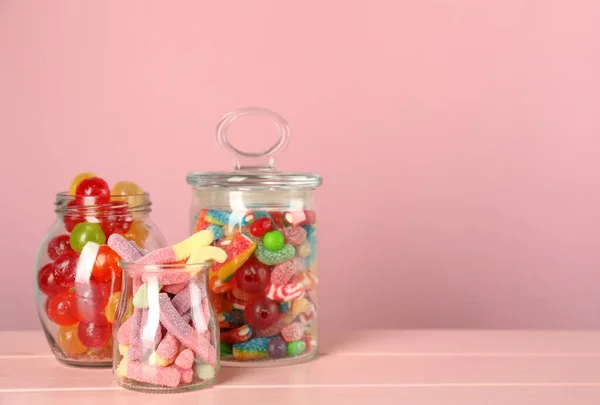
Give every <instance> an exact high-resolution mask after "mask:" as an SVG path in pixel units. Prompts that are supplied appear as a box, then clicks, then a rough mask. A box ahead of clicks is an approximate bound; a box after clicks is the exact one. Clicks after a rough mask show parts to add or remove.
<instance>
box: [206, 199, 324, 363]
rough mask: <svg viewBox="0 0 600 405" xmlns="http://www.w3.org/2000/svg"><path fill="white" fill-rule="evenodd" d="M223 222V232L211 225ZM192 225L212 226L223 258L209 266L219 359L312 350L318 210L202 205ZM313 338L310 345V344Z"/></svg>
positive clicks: (265, 358) (254, 358)
mask: <svg viewBox="0 0 600 405" xmlns="http://www.w3.org/2000/svg"><path fill="white" fill-rule="evenodd" d="M216 226H220V227H222V235H221V233H220V232H219V231H217V230H216ZM194 229H195V231H198V230H211V232H212V233H213V237H214V239H215V240H214V242H213V244H214V245H215V246H218V247H220V248H222V249H224V250H225V252H226V253H227V259H226V260H225V261H224V262H223V263H215V265H214V266H213V267H212V268H211V270H210V272H209V289H208V290H209V291H208V292H209V295H210V299H211V302H212V303H213V305H214V307H215V310H216V311H217V312H218V314H217V315H218V323H219V327H220V339H221V349H220V353H221V357H222V359H223V360H229V361H268V360H270V359H271V360H279V359H285V358H288V357H295V356H302V355H304V354H306V355H311V354H314V353H315V351H316V348H317V345H316V338H314V337H313V332H312V329H310V322H313V323H314V319H315V312H316V305H313V303H312V302H311V301H310V299H309V298H308V297H309V295H310V296H311V297H314V296H316V287H317V283H318V279H317V278H316V276H315V275H314V274H315V271H316V268H315V267H313V265H314V264H315V263H314V262H315V260H314V259H315V251H314V250H315V249H313V245H315V246H316V215H315V214H314V212H313V211H309V210H299V211H293V210H290V211H286V212H280V211H247V212H242V211H225V210H210V209H201V210H200V211H199V212H198V215H197V216H196V217H195V219H194ZM306 336H309V337H310V339H309V340H308V341H309V342H311V341H313V340H314V344H312V345H310V346H308V345H307V343H306V341H307V339H306Z"/></svg>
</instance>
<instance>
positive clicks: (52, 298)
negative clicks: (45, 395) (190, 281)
mask: <svg viewBox="0 0 600 405" xmlns="http://www.w3.org/2000/svg"><path fill="white" fill-rule="evenodd" d="M107 200H109V202H108V203H105V204H98V205H86V204H83V203H80V201H79V200H77V198H76V197H75V196H74V195H71V194H70V193H68V192H64V193H58V194H56V202H55V206H56V209H55V211H56V214H57V216H56V221H54V223H53V224H52V226H51V227H50V229H49V230H48V232H47V233H46V235H45V236H44V238H43V240H42V241H41V243H40V246H39V249H38V254H37V258H36V263H35V272H36V287H35V293H36V302H37V311H38V315H39V318H40V322H41V324H42V328H43V330H44V332H45V335H46V339H47V340H48V344H49V345H50V348H51V349H52V352H53V353H54V355H55V357H56V358H57V359H58V360H59V361H60V362H62V363H65V364H69V365H74V366H83V367H110V366H111V365H112V352H113V351H112V339H111V336H112V330H111V328H112V322H113V321H114V318H115V310H116V307H117V303H118V301H119V298H120V296H121V290H122V288H123V287H122V276H121V269H120V268H119V266H118V262H119V260H120V257H119V256H118V255H117V254H116V253H115V252H114V251H113V250H112V249H111V248H110V247H108V245H107V244H106V242H107V239H108V238H109V237H110V236H111V235H112V234H121V235H122V236H124V237H125V238H126V239H128V240H130V241H133V242H135V243H136V245H137V246H138V247H139V248H140V249H155V248H159V247H164V246H166V242H165V240H164V237H163V235H162V233H161V232H160V230H159V229H158V228H157V227H156V225H154V223H153V222H152V221H151V219H150V212H151V209H150V207H151V202H150V197H149V195H148V194H147V193H142V194H135V195H123V194H121V195H115V196H110V199H109V198H107Z"/></svg>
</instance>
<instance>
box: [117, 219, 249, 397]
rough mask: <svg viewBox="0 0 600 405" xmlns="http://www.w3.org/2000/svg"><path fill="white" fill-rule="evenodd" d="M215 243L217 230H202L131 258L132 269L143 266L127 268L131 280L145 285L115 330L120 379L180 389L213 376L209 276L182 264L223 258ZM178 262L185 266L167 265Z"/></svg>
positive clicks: (214, 355) (215, 360)
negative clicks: (133, 259) (214, 232)
mask: <svg viewBox="0 0 600 405" xmlns="http://www.w3.org/2000/svg"><path fill="white" fill-rule="evenodd" d="M116 242H122V241H118V240H115V248H118V249H119V250H121V249H122V251H123V252H125V251H127V252H131V250H130V249H129V248H128V247H127V246H125V245H121V244H116ZM212 242H213V234H212V233H211V232H210V231H208V230H202V231H198V232H196V233H195V234H193V235H192V236H191V237H189V238H187V239H186V240H184V241H182V242H179V243H177V244H175V245H173V246H169V247H167V248H161V249H156V250H154V251H151V252H149V253H148V254H146V255H144V256H142V257H139V258H137V259H136V260H135V261H134V262H132V263H133V264H132V266H133V267H132V269H136V268H137V267H140V269H141V270H131V271H129V270H128V271H127V276H128V277H131V278H132V281H133V280H135V279H141V281H142V284H141V285H140V286H139V288H138V289H137V292H136V293H135V295H134V297H133V301H134V302H133V303H134V306H135V309H134V313H133V316H132V317H131V318H129V319H127V320H125V322H123V323H122V324H121V325H120V326H119V328H118V330H117V333H116V336H117V343H118V345H119V352H120V355H121V359H120V360H119V361H118V367H116V370H115V372H116V374H117V378H118V381H120V382H121V383H125V384H129V385H135V384H139V383H145V384H150V385H153V386H156V387H167V388H178V387H183V386H186V385H188V384H199V383H204V382H206V380H212V379H213V378H214V375H215V373H216V368H217V366H218V357H217V342H216V341H215V339H216V334H217V331H216V329H215V330H213V329H211V324H212V325H214V324H215V323H214V322H211V319H210V317H211V316H212V315H211V310H210V304H209V301H208V300H209V297H208V292H207V290H208V286H207V285H206V283H205V276H206V275H205V274H204V273H200V272H198V271H191V270H188V268H186V267H183V266H184V265H185V264H186V263H187V264H198V263H204V262H206V261H212V262H215V263H218V262H219V261H220V262H223V261H225V260H226V258H227V257H226V254H225V251H223V250H222V249H220V248H217V247H215V246H212V245H211V244H212ZM133 256H135V255H133ZM177 264H179V265H180V266H182V267H181V268H179V269H175V270H169V268H171V267H172V266H174V265H177ZM160 265H166V266H171V267H164V269H161V267H160ZM144 266H146V267H144ZM125 268H126V269H127V267H125ZM146 268H147V270H144V269H146ZM239 333H240V335H243V334H244V332H243V331H242V330H240V331H239ZM247 334H248V333H247ZM232 339H233V337H232ZM234 340H235V339H234ZM240 341H241V340H240Z"/></svg>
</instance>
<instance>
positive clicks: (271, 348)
mask: <svg viewBox="0 0 600 405" xmlns="http://www.w3.org/2000/svg"><path fill="white" fill-rule="evenodd" d="M287 346H288V345H287V343H286V342H285V340H283V339H282V338H280V337H276V338H274V339H271V341H270V342H269V345H268V346H267V352H268V353H269V357H270V358H272V359H281V358H283V357H287Z"/></svg>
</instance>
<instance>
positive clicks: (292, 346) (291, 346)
mask: <svg viewBox="0 0 600 405" xmlns="http://www.w3.org/2000/svg"><path fill="white" fill-rule="evenodd" d="M305 349H306V343H305V342H304V341H303V340H297V341H295V342H289V343H288V344H287V353H288V356H290V357H292V356H298V355H300V354H302V353H304V350H305Z"/></svg>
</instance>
